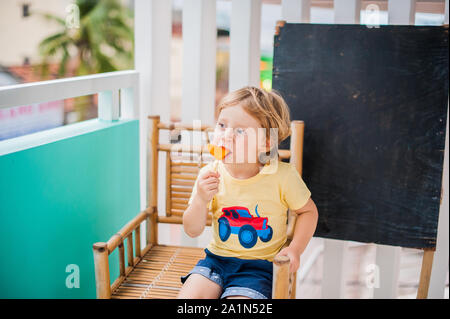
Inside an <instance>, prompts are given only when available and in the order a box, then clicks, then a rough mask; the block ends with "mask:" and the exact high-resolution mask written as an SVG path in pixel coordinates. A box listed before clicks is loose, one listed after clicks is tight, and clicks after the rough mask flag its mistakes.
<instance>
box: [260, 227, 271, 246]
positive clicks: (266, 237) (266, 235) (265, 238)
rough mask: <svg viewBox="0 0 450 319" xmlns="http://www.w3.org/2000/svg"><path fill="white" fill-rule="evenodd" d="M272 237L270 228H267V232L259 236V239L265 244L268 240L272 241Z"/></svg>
mask: <svg viewBox="0 0 450 319" xmlns="http://www.w3.org/2000/svg"><path fill="white" fill-rule="evenodd" d="M272 235H273V229H272V227H270V226H268V231H267V232H266V233H264V234H263V235H261V236H259V239H261V240H262V241H263V242H265V243H267V242H268V241H269V240H271V239H272Z"/></svg>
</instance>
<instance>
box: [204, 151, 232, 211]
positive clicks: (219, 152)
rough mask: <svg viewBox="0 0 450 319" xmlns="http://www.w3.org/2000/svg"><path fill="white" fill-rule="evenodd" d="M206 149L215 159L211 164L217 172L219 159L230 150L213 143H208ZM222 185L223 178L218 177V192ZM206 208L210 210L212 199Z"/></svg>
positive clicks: (221, 189)
mask: <svg viewBox="0 0 450 319" xmlns="http://www.w3.org/2000/svg"><path fill="white" fill-rule="evenodd" d="M208 151H209V152H210V153H211V155H212V156H214V158H215V159H216V160H217V161H215V162H214V164H213V171H214V172H217V164H218V163H219V161H220V160H223V159H224V158H225V156H227V154H228V153H229V152H230V150H228V149H227V148H226V147H224V146H216V145H213V144H208ZM223 187H224V185H223V180H222V179H220V185H219V193H221V191H223ZM208 210H210V211H211V210H212V201H211V202H209V204H208Z"/></svg>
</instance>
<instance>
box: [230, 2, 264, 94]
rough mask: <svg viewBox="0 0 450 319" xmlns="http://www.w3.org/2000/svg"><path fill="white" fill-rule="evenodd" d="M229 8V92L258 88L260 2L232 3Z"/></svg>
mask: <svg viewBox="0 0 450 319" xmlns="http://www.w3.org/2000/svg"><path fill="white" fill-rule="evenodd" d="M231 8H232V9H231V26H230V81H229V90H230V91H234V90H237V89H239V88H241V87H243V86H246V85H252V86H256V87H259V81H260V71H259V68H260V58H261V57H260V34H261V0H233V1H232V4H231Z"/></svg>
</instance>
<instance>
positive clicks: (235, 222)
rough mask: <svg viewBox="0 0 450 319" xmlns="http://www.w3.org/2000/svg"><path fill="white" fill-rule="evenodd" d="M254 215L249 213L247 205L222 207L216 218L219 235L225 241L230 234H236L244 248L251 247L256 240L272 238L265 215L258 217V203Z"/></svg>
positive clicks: (271, 231) (265, 240)
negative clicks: (218, 216)
mask: <svg viewBox="0 0 450 319" xmlns="http://www.w3.org/2000/svg"><path fill="white" fill-rule="evenodd" d="M255 213H256V216H258V217H254V216H252V215H251V214H250V212H249V210H248V208H247V207H243V206H229V207H224V208H222V215H221V216H220V218H219V219H218V223H219V237H220V239H221V240H222V241H227V240H228V238H229V237H230V235H231V234H236V235H238V238H239V242H240V244H241V245H242V247H244V248H252V247H253V246H255V244H256V242H257V241H258V237H259V239H260V240H261V241H263V242H268V241H269V240H271V239H272V235H273V229H272V227H270V226H269V225H268V222H269V219H268V218H267V217H260V216H259V214H258V205H256V207H255Z"/></svg>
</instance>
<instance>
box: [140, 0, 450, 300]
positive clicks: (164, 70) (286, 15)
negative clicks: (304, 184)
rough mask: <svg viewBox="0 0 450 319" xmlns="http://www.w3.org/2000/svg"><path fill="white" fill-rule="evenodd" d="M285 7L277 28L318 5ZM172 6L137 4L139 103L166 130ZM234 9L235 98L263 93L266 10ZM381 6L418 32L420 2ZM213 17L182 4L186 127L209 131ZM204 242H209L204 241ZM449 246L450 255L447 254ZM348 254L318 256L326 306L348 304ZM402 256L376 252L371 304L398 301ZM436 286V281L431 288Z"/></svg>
mask: <svg viewBox="0 0 450 319" xmlns="http://www.w3.org/2000/svg"><path fill="white" fill-rule="evenodd" d="M280 2H281V5H282V10H281V14H282V16H280V20H286V21H288V22H302V23H309V22H310V12H311V11H310V10H311V4H318V3H319V2H321V1H311V0H280ZM324 2H325V1H324ZM328 2H330V1H328ZM434 2H439V1H438V0H436V1H434ZM441 2H442V1H441ZM170 3H171V2H170V1H167V0H152V1H148V0H135V30H136V39H135V43H136V69H137V70H138V71H139V72H140V74H141V83H140V85H141V90H140V92H141V100H142V102H143V103H146V105H148V106H149V107H146V108H143V110H144V112H147V113H148V114H158V115H160V116H161V120H162V121H165V122H167V121H168V120H169V119H170V102H169V101H170V86H169V85H168V83H169V74H170V62H169V60H168V59H167V56H168V55H169V52H170V40H171V34H170V32H168V30H170V25H171V18H172V17H171V5H170ZM231 3H232V14H231V23H230V25H231V30H230V66H229V69H230V77H229V87H230V90H233V89H236V88H238V87H241V86H244V85H256V86H258V85H259V66H258V64H259V60H260V49H259V39H260V32H261V31H260V29H261V6H262V3H263V2H262V1H261V0H232V1H231ZM362 3H363V1H361V0H334V9H333V10H334V20H333V21H328V23H346V24H353V23H356V24H359V23H360V12H361V9H363V10H364V9H365V8H363V7H362ZM377 3H378V4H383V6H384V9H385V10H386V9H387V11H388V12H387V13H388V22H389V23H390V24H414V17H415V12H416V1H415V0H388V1H387V0H386V1H378V2H377ZM386 4H387V6H386ZM366 5H367V4H366ZM445 6H446V9H445V10H446V13H445V15H446V18H445V19H446V20H445V21H446V23H447V24H448V0H446V1H445ZM215 16H216V2H215V1H213V0H184V2H183V48H184V49H183V100H182V121H183V122H192V121H193V120H201V121H202V123H206V124H212V123H213V122H214V112H213V111H214V108H213V105H214V102H213V101H214V96H215V85H214V83H215V62H214V61H215V54H216V52H215V47H216V38H215V35H213V34H212V30H216V20H215ZM274 29H275V26H274ZM152 70H158V72H152ZM180 71H181V70H180ZM144 88H145V89H144ZM144 125H146V124H144ZM162 139H163V140H164V139H166V140H167V139H168V137H167V136H166V137H162ZM447 140H448V128H447ZM165 142H167V141H165ZM445 154H446V155H445V164H446V165H445V167H444V175H445V177H444V179H445V180H448V167H447V163H448V144H446V153H445ZM161 156H163V155H161ZM164 160H165V159H164V158H160V162H162V163H163V162H164ZM163 177H164V171H163V168H162V167H161V168H160V172H159V180H160V181H161V182H160V183H161V185H159V189H162V190H164V189H166V187H165V185H163V184H164V180H165V179H164V178H163ZM443 192H444V194H443V202H442V205H441V210H440V221H439V231H438V240H437V250H436V254H435V257H434V265H435V266H434V269H436V271H435V270H433V273H432V280H431V286H430V295H433V297H435V298H436V297H439V298H442V297H443V293H444V292H443V287H444V286H443V285H444V284H443V283H444V282H445V275H446V269H448V183H447V184H444V189H443ZM164 196H165V194H164V193H163V192H160V193H159V198H158V203H159V205H160V207H159V208H158V210H159V211H160V212H164V211H165V207H164V204H165V200H164V198H165V197H164ZM445 220H446V221H447V223H445ZM443 222H444V225H443V224H442V223H443ZM166 230H167V233H169V234H170V232H171V231H173V228H167V229H165V230H164V231H161V232H160V233H166ZM173 235H175V234H172V236H171V235H168V237H169V238H170V237H171V238H172V239H173V238H174V236H173ZM181 241H182V242H183V243H186V242H188V243H191V244H197V245H198V244H199V242H198V241H193V240H191V239H189V238H188V237H187V236H183V235H182V237H181ZM201 241H202V242H204V240H201ZM351 245H354V243H352V244H351ZM351 245H350V246H351ZM445 245H446V247H447V252H445V249H442V247H444V248H445ZM348 246H349V242H347V241H340V240H327V239H325V240H324V247H323V248H321V249H319V250H318V253H315V254H313V256H318V255H319V254H321V253H322V251H323V255H324V267H323V271H324V275H323V285H322V291H323V297H324V298H342V297H344V292H343V291H344V289H343V287H344V285H345V282H346V273H345V269H346V263H347V262H348V260H347V255H348V254H347V253H346V252H347V249H348ZM440 247H441V248H440ZM400 252H401V248H400V247H391V246H383V245H377V252H376V264H377V265H378V267H379V275H380V277H381V278H383V280H382V281H381V282H380V283H381V286H380V287H379V288H378V289H375V290H374V292H373V295H374V298H396V297H397V286H398V274H399V259H400ZM305 264H307V265H308V269H309V268H310V267H311V264H312V262H311V260H310V261H305ZM433 276H434V277H433ZM299 278H302V276H299ZM433 278H435V280H434V281H433Z"/></svg>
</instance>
